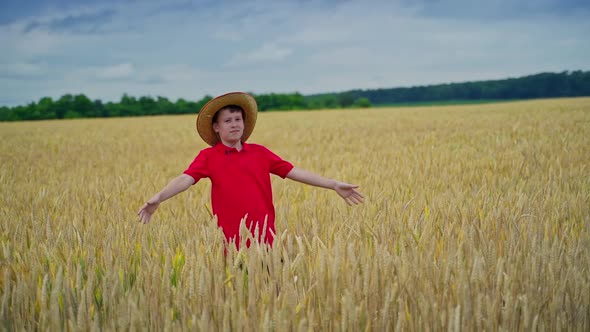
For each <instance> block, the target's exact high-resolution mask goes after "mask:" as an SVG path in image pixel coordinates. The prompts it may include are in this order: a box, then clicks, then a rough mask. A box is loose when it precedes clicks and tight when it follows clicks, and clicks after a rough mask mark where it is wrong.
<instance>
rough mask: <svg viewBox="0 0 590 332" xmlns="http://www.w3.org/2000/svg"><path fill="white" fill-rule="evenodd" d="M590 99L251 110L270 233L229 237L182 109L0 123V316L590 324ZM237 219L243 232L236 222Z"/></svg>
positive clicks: (468, 326)
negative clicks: (270, 195) (175, 180)
mask: <svg viewBox="0 0 590 332" xmlns="http://www.w3.org/2000/svg"><path fill="white" fill-rule="evenodd" d="M588 137H590V99H588V98H574V99H556V100H537V101H527V102H516V103H500V104H495V103H491V104H482V105H460V106H439V107H412V108H403V107H396V108H391V109H388V108H375V109H371V110H346V111H344V110H343V111H313V112H304V113H299V112H284V113H281V112H276V113H263V114H260V115H259V120H258V124H257V128H256V130H255V131H254V134H253V135H252V137H251V138H250V141H251V142H256V143H260V144H263V145H266V146H268V147H269V148H270V149H271V150H273V151H274V152H275V153H277V154H278V155H280V156H282V157H283V158H285V159H287V160H290V161H291V162H293V163H294V164H295V165H297V166H299V167H301V168H304V169H308V170H311V171H314V172H316V173H320V174H323V175H325V176H328V177H332V178H338V179H342V180H345V181H349V182H351V183H357V184H359V185H360V186H361V187H360V190H361V191H362V192H363V193H364V194H365V195H366V197H367V201H366V203H365V204H364V205H362V206H357V207H353V208H350V207H348V206H347V205H346V204H345V203H344V202H343V201H342V200H341V199H340V198H339V197H338V196H337V195H336V194H335V193H333V192H330V191H326V190H322V189H318V188H313V187H308V186H304V185H302V184H299V183H295V182H290V181H287V180H281V179H278V178H273V188H274V197H275V203H276V204H275V206H276V212H277V231H278V234H277V237H276V239H275V247H274V249H273V250H272V251H270V252H267V251H265V250H263V248H260V247H258V246H252V247H251V248H250V249H248V250H243V251H240V252H235V251H230V252H229V253H228V256H227V257H225V256H224V254H223V235H222V234H221V232H220V231H219V230H218V229H217V227H216V226H215V221H214V220H213V219H212V217H211V215H210V210H211V208H210V196H209V191H210V184H209V183H208V181H203V182H202V183H198V184H197V185H195V186H194V187H192V188H191V189H190V190H189V191H187V192H185V193H182V194H180V195H179V196H177V197H174V198H172V199H171V200H169V201H166V202H165V203H164V204H163V205H162V206H161V207H160V209H159V210H158V212H157V214H156V215H155V216H154V218H153V220H152V222H151V223H150V224H148V225H140V224H138V223H137V221H136V220H137V219H136V216H135V213H136V211H137V210H138V209H139V207H141V205H142V204H143V202H144V201H145V200H146V199H147V198H149V197H150V196H151V195H152V194H153V193H155V192H156V191H158V190H159V189H161V187H163V186H164V185H165V184H166V183H167V182H168V181H169V180H170V179H171V178H172V177H174V176H176V175H178V174H179V173H181V172H182V171H183V170H184V169H185V168H186V167H187V166H188V165H189V163H190V162H191V161H192V159H193V158H194V157H195V155H196V154H197V153H198V151H199V150H200V149H202V148H204V147H205V145H204V143H203V142H201V141H200V140H199V138H198V136H197V134H196V131H195V129H194V116H160V117H141V118H121V119H86V120H64V121H40V122H19V123H0V156H1V159H2V163H1V166H0V188H1V191H0V218H1V220H2V223H1V224H0V225H1V226H0V230H1V233H0V244H1V248H0V289H1V294H0V302H1V303H0V324H1V325H2V328H3V329H6V330H23V329H24V330H37V329H38V330H62V329H63V330H121V329H129V330H146V329H154V330H195V329H199V330H379V331H387V330H414V331H422V330H461V329H465V330H500V329H503V330H575V331H584V330H588V329H590V316H589V312H590V273H589V271H588V269H589V266H590V252H589V249H590V234H589V226H590V176H589V175H590V168H589V166H588V165H590V144H589V143H590V142H589V139H588ZM244 235H245V236H246V233H244Z"/></svg>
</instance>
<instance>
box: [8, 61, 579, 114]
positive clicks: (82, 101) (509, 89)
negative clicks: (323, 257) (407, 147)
mask: <svg viewBox="0 0 590 332" xmlns="http://www.w3.org/2000/svg"><path fill="white" fill-rule="evenodd" d="M576 96H590V72H588V71H586V72H584V71H572V72H567V71H565V72H562V73H540V74H535V75H530V76H524V77H520V78H510V79H504V80H489V81H478V82H466V83H449V84H438V85H430V86H417V87H408V88H392V89H373V90H350V91H345V92H340V93H324V94H316V95H308V96H304V95H302V94H300V93H298V92H295V93H283V94H280V93H270V94H260V95H256V94H254V97H255V98H256V101H257V103H258V108H259V110H260V111H261V112H265V111H271V110H279V111H280V110H306V109H327V108H329V109H332V108H350V107H358V108H364V107H371V106H372V105H391V104H396V103H420V102H443V101H471V100H474V101H477V100H511V99H531V98H553V97H576ZM212 98H213V97H212V96H205V97H203V98H201V99H200V100H198V101H189V100H185V99H182V98H180V99H178V100H176V101H175V102H172V101H170V100H169V99H168V98H166V97H161V96H158V97H155V98H154V97H151V96H143V97H139V98H136V97H133V96H129V95H127V94H124V95H123V96H122V97H121V99H120V100H119V101H118V102H106V103H104V102H102V101H101V100H91V99H90V98H88V97H87V96H85V95H84V94H77V95H72V94H66V95H63V96H62V97H61V98H59V99H57V100H53V99H52V98H51V97H44V98H41V99H40V100H39V101H38V102H32V103H29V104H27V105H23V106H15V107H0V121H19V120H47V119H71V118H91V117H123V116H146V115H164V114H195V113H197V112H198V111H199V110H200V109H201V107H203V105H205V104H206V103H207V102H208V101H209V100H211V99H212Z"/></svg>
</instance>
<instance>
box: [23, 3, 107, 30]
mask: <svg viewBox="0 0 590 332" xmlns="http://www.w3.org/2000/svg"><path fill="white" fill-rule="evenodd" d="M114 15H115V11H114V10H113V9H104V10H100V11H98V12H91V13H81V14H76V15H67V16H65V17H60V18H55V19H51V20H50V21H48V22H43V21H32V22H30V23H29V24H27V26H25V28H24V32H25V33H28V32H31V31H34V30H38V29H42V30H51V31H68V32H75V33H97V32H99V31H100V30H101V28H103V27H104V26H105V25H106V24H107V23H109V22H110V21H112V19H113V17H114Z"/></svg>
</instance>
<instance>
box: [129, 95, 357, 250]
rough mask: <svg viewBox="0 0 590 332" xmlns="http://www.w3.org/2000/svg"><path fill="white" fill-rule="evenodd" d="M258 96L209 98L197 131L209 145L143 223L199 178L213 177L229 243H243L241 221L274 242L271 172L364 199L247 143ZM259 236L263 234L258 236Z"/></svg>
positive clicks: (152, 203) (156, 199)
mask: <svg viewBox="0 0 590 332" xmlns="http://www.w3.org/2000/svg"><path fill="white" fill-rule="evenodd" d="M257 112H258V107H257V105H256V100H255V99H254V97H252V96H251V95H249V94H246V93H243V92H232V93H228V94H225V95H222V96H219V97H217V98H215V99H213V100H211V101H209V102H208V103H207V104H206V105H205V106H203V108H202V109H201V111H200V112H199V115H198V116H197V131H198V132H199V135H200V136H201V138H202V139H203V140H204V141H205V142H207V143H208V144H209V145H210V146H211V147H210V148H206V149H203V150H202V151H201V152H200V153H199V154H198V155H197V157H196V158H195V159H194V161H193V162H192V163H191V165H190V166H189V167H188V169H186V170H185V171H184V173H183V174H181V175H180V176H178V177H176V178H174V179H173V180H172V181H170V183H168V185H166V187H164V189H162V191H160V192H159V193H157V194H155V195H154V196H153V197H152V198H150V199H149V200H148V201H147V202H146V203H145V204H144V206H143V207H142V208H141V209H140V210H139V212H138V213H137V215H138V216H139V221H140V222H143V223H144V224H145V223H148V222H149V221H150V219H151V217H152V215H153V214H154V212H155V211H156V209H157V208H158V206H159V205H160V203H162V202H163V201H165V200H167V199H168V198H170V197H172V196H174V195H176V194H178V193H180V192H182V191H185V190H186V189H188V188H189V187H190V186H192V185H193V184H195V183H197V182H198V181H199V180H200V179H202V178H205V177H208V178H209V179H210V180H211V184H212V186H211V202H212V207H213V214H215V215H216V216H217V223H218V225H219V227H221V229H222V230H223V233H224V234H225V238H226V240H227V241H228V242H230V243H231V242H232V241H235V243H236V246H237V247H238V249H239V247H240V239H239V230H240V223H241V222H242V220H243V219H244V221H245V224H246V227H248V229H249V230H250V231H251V232H254V230H255V229H256V228H258V230H259V232H260V234H261V237H264V242H265V243H267V244H269V245H271V246H272V243H273V239H274V234H275V209H274V205H273V201H272V187H271V182H270V173H272V174H275V175H278V176H280V177H282V178H285V177H286V178H289V179H291V180H295V181H299V182H302V183H305V184H309V185H313V186H317V187H321V188H327V189H333V190H335V191H336V192H337V193H338V195H340V196H341V197H342V198H343V199H344V200H345V201H346V203H348V204H349V205H352V204H359V203H362V202H363V195H361V194H360V193H359V192H358V191H356V188H358V186H356V185H352V184H348V183H343V182H339V181H336V180H332V179H327V178H324V177H322V176H319V175H316V174H313V173H311V172H308V171H305V170H302V169H299V168H296V167H294V166H293V165H292V164H291V163H289V162H287V161H285V160H283V159H281V158H280V157H279V156H277V155H276V154H274V153H273V152H271V151H270V150H268V149H267V148H265V147H264V146H262V145H258V144H251V143H246V140H247V139H248V137H249V136H250V134H252V131H253V130H254V125H255V124H256V117H257ZM258 240H259V241H260V240H261V239H260V238H259V239H258Z"/></svg>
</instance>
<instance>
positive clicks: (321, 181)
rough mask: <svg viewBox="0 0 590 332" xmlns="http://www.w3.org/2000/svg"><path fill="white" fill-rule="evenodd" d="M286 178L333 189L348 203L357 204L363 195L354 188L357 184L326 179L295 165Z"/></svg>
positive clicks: (361, 200)
mask: <svg viewBox="0 0 590 332" xmlns="http://www.w3.org/2000/svg"><path fill="white" fill-rule="evenodd" d="M287 178H289V179H291V180H295V181H299V182H301V183H305V184H309V185H312V186H316V187H321V188H326V189H334V190H335V191H336V192H337V193H338V195H340V197H342V198H343V199H344V201H345V202H346V203H347V204H348V205H353V204H359V203H363V201H364V196H363V195H362V194H361V193H359V192H358V191H356V190H355V189H356V188H358V187H359V186H357V185H354V184H350V183H344V182H340V181H336V180H332V179H327V178H325V177H323V176H320V175H317V174H314V173H311V172H309V171H306V170H303V169H300V168H297V167H293V169H292V170H291V171H290V172H289V173H288V174H287Z"/></svg>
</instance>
